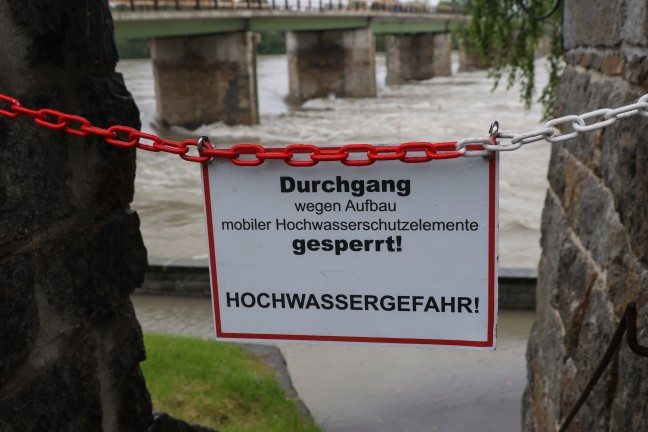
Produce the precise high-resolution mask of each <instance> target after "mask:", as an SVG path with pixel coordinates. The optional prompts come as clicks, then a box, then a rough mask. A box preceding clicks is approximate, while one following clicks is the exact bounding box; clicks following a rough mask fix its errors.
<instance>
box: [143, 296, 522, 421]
mask: <svg viewBox="0 0 648 432" xmlns="http://www.w3.org/2000/svg"><path fill="white" fill-rule="evenodd" d="M132 299H133V303H134V304H135V309H136V311H137V316H138V319H139V320H140V322H141V323H142V327H143V329H144V330H145V331H158V332H167V333H174V334H183V335H191V336H197V337H211V336H212V334H213V325H212V317H211V302H210V300H208V299H196V298H178V297H153V296H133V297H132ZM533 316H534V313H533V312H513V311H502V312H500V316H499V325H498V341H497V343H498V348H497V350H496V351H466V350H459V349H445V348H444V349H432V348H412V347H389V346H358V345H335V344H330V345H329V344H324V345H322V344H301V343H294V344H293V343H291V344H278V346H279V348H280V349H281V352H282V353H283V355H284V357H285V359H286V361H287V363H288V372H289V373H290V376H291V377H292V380H293V384H294V386H295V388H296V389H297V392H298V393H299V396H300V397H301V399H302V400H303V401H304V402H305V403H306V405H307V406H308V408H309V409H310V411H311V413H312V414H313V416H314V418H315V420H316V422H317V423H318V424H320V425H322V426H323V428H324V430H326V431H329V432H347V431H349V432H350V431H354V432H363V431H372V432H382V431H385V432H387V431H389V432H397V431H407V432H417V431H421V432H423V431H425V432H430V431H443V432H446V431H448V432H452V431H475V430H479V431H480V432H491V431H492V432H495V431H497V432H502V431H506V432H508V431H518V430H520V404H521V402H520V400H521V396H522V391H523V389H524V385H525V381H526V363H525V351H526V339H527V337H528V334H529V332H530V329H531V324H532V320H533Z"/></svg>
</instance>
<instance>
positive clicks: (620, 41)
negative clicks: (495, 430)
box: [523, 0, 648, 431]
mask: <svg viewBox="0 0 648 432" xmlns="http://www.w3.org/2000/svg"><path fill="white" fill-rule="evenodd" d="M563 38H564V47H565V60H566V70H565V72H564V75H563V77H562V79H561V81H560V84H559V89H558V100H557V103H556V106H555V114H556V115H558V116H560V115H566V114H581V113H585V112H589V111H592V110H594V109H598V108H602V107H609V108H616V107H618V106H621V105H626V104H628V103H632V102H635V101H636V100H637V99H638V98H639V97H640V96H642V95H643V94H646V93H648V6H647V4H646V2H645V0H623V1H617V2H610V1H606V0H595V1H592V0H566V1H565V4H564V23H563ZM647 137H648V118H645V117H640V116H635V117H632V118H629V119H623V120H619V121H618V122H617V123H616V124H613V125H611V126H609V127H607V128H605V129H604V130H600V131H596V132H590V133H586V134H583V135H581V136H580V137H579V138H578V139H574V140H571V141H567V142H566V143H563V144H554V145H553V147H552V156H551V162H550V168H549V183H550V187H549V190H548V192H547V196H546V201H545V208H544V211H543V216H542V240H541V243H542V250H543V252H542V257H541V261H540V265H539V271H538V292H537V321H536V323H535V325H534V328H533V330H532V333H531V337H530V339H529V346H528V351H527V364H528V384H527V388H526V391H525V394H524V398H523V430H525V431H554V430H557V429H558V426H559V425H560V423H561V421H562V420H563V419H564V417H565V416H566V415H567V414H568V413H569V410H570V409H571V407H572V406H573V405H574V403H575V402H576V400H577V399H578V397H579V396H580V393H581V391H582V389H583V388H584V387H585V386H586V383H587V381H588V380H589V378H590V376H591V374H592V373H593V371H594V369H595V368H596V366H597V364H598V362H599V360H600V358H601V356H602V354H603V352H604V351H605V349H606V347H607V345H608V343H609V342H610V339H611V337H612V334H613V333H614V330H615V328H616V326H617V323H618V322H619V319H620V317H621V316H622V314H623V312H624V310H625V307H626V305H627V304H628V303H629V302H631V301H635V302H637V304H638V308H639V318H638V328H639V339H640V342H641V343H642V344H643V345H648V305H647V303H648V138H647ZM647 394H648V359H646V358H643V357H638V356H637V355H635V354H633V353H632V352H631V351H630V350H629V348H628V347H627V345H626V344H625V343H624V344H623V347H622V348H621V349H620V351H619V352H618V353H617V354H616V355H615V356H614V358H613V361H612V362H611V364H610V366H609V367H608V370H607V371H606V372H605V374H604V375H603V376H602V378H601V379H600V381H599V383H598V385H597V386H596V387H595V388H594V391H593V392H592V393H591V394H590V396H589V398H588V399H587V402H586V403H585V405H584V406H583V407H582V408H581V410H580V412H579V414H578V416H577V417H576V420H575V421H574V422H573V423H572V427H571V428H570V431H604V430H615V431H638V430H648V404H646V395H647Z"/></svg>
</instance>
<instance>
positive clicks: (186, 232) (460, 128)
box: [118, 54, 550, 267]
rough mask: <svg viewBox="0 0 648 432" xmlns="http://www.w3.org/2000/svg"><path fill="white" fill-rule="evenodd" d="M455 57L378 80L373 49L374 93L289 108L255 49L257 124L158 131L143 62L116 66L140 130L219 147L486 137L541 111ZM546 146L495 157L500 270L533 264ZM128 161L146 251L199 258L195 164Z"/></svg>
mask: <svg viewBox="0 0 648 432" xmlns="http://www.w3.org/2000/svg"><path fill="white" fill-rule="evenodd" d="M454 60H455V62H454V68H453V72H454V73H453V76H452V77H441V78H433V79H430V80H426V81H421V82H417V83H414V84H409V85H403V86H385V85H384V82H385V74H386V71H385V59H384V56H382V55H380V54H379V55H378V57H377V62H376V63H377V82H378V97H376V98H367V99H335V98H326V99H317V100H312V101H309V102H307V103H306V104H305V105H304V106H302V107H301V108H298V109H297V108H290V107H288V106H287V105H286V104H285V103H284V97H285V96H286V95H287V94H288V70H287V68H288V63H287V59H286V56H283V55H278V56H260V57H259V58H258V63H257V67H258V88H259V109H260V112H261V124H260V125H258V126H235V127H228V126H225V125H223V124H219V123H216V124H210V125H204V126H202V127H200V128H199V129H197V130H194V131H189V130H185V129H183V128H179V127H172V128H170V129H166V128H163V127H161V126H160V125H159V124H158V122H157V121H156V120H155V112H156V106H155V90H154V83H153V72H152V66H151V62H150V60H124V61H121V62H120V63H119V65H118V70H119V71H120V72H121V73H123V75H124V79H125V81H126V85H127V87H128V89H129V90H130V91H131V93H132V94H133V96H134V98H135V101H136V102H137V105H138V107H139V109H140V111H141V119H142V130H143V131H144V132H149V133H154V134H157V135H161V136H164V137H165V138H170V139H177V140H182V139H187V138H192V137H197V136H199V135H209V136H210V138H211V140H212V142H213V143H218V144H234V143H239V142H255V143H260V144H262V145H274V144H281V145H285V144H292V143H311V144H316V145H332V144H333V145H336V144H348V143H399V142H405V141H432V142H441V141H456V140H459V139H461V138H466V137H475V136H486V135H487V132H488V128H489V126H490V124H491V123H492V121H493V120H498V121H499V123H500V128H501V130H505V131H512V132H524V131H528V130H531V129H535V128H537V127H538V126H539V124H540V118H541V113H540V108H539V107H538V106H535V107H534V108H533V109H532V110H531V111H525V110H524V108H523V106H522V103H521V102H520V100H519V96H518V91H517V89H516V88H514V89H511V90H508V91H506V90H504V89H502V88H500V89H498V90H496V91H495V92H491V89H492V86H493V82H492V80H491V79H489V78H488V77H487V73H486V72H485V71H480V72H469V73H457V63H456V56H455V58H454ZM536 75H537V76H538V86H539V88H541V87H542V86H543V85H544V83H545V81H546V76H547V73H546V67H545V63H544V61H543V60H538V61H537V62H536ZM549 153H550V148H549V144H548V143H546V142H544V141H541V142H539V143H534V144H531V145H528V146H525V147H523V148H522V149H520V150H517V151H514V152H508V153H504V154H502V156H501V165H500V243H499V245H500V266H501V267H536V265H537V263H538V259H539V256H540V246H539V229H540V214H541V210H542V205H543V203H544V195H545V191H546V187H547V182H546V172H547V164H548V160H549ZM137 158H138V159H137V160H138V164H137V178H136V182H135V200H134V202H133V208H134V209H135V210H137V212H138V213H139V215H140V218H141V220H142V225H141V229H142V233H143V236H144V242H145V244H146V247H147V249H148V252H149V255H150V256H164V257H177V258H205V257H206V256H207V242H206V239H205V226H204V217H203V201H202V186H201V180H200V172H199V167H198V166H197V164H193V163H188V162H184V161H183V160H181V159H180V158H179V157H177V156H174V155H171V154H154V153H148V152H138V154H137ZM431 163H434V162H431Z"/></svg>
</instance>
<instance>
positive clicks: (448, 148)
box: [0, 93, 648, 167]
mask: <svg viewBox="0 0 648 432" xmlns="http://www.w3.org/2000/svg"><path fill="white" fill-rule="evenodd" d="M635 115H640V116H642V117H648V94H646V95H643V96H642V97H641V98H639V100H638V101H637V102H636V103H633V104H629V105H626V106H622V107H619V108H615V109H610V108H601V109H597V110H594V111H591V112H588V113H585V114H580V115H567V116H564V117H559V118H555V119H552V120H549V121H547V122H546V123H545V124H544V125H543V126H542V127H541V128H539V129H535V130H531V131H528V132H523V133H512V132H499V131H495V132H494V133H492V134H491V136H490V137H478V138H464V139H461V140H459V141H457V142H442V143H430V142H407V143H402V144H398V145H372V144H347V145H342V146H339V147H326V148H322V147H318V146H315V145H313V144H291V145H288V146H285V147H277V148H272V147H269V148H268V147H263V146H261V145H260V144H252V143H241V144H235V145H233V146H232V147H230V148H215V147H214V146H213V145H212V144H210V143H209V141H208V140H204V141H202V140H201V141H200V146H199V145H198V143H199V140H194V139H188V140H184V141H181V142H178V141H172V140H165V139H162V138H160V137H158V136H155V135H152V134H147V133H144V132H140V131H138V130H137V129H134V128H131V127H128V126H119V125H115V126H110V127H108V129H103V128H100V127H96V126H93V125H92V123H90V121H88V120H87V119H85V118H83V117H80V116H77V115H72V114H66V113H63V112H60V111H57V110H53V109H49V108H42V109H40V110H33V109H30V108H26V107H23V106H22V104H21V103H20V101H18V100H17V99H15V98H13V97H11V96H8V95H4V94H2V93H0V117H5V118H8V119H15V118H18V117H21V116H23V117H30V118H32V119H33V120H34V121H35V122H36V123H37V124H39V125H41V126H43V127H46V128H48V129H55V130H59V131H63V132H66V133H68V134H71V135H76V136H81V137H87V136H90V135H94V136H97V137H99V138H103V139H104V140H105V141H106V142H107V143H108V144H111V145H114V146H117V147H125V148H132V147H137V148H139V149H141V150H146V151H151V152H165V153H171V154H176V155H179V156H180V157H181V158H182V159H184V160H186V161H190V162H197V163H207V162H209V161H210V160H211V159H213V158H224V159H229V160H230V161H231V162H232V163H233V164H235V165H240V166H257V165H261V164H262V163H263V162H265V161H266V160H268V159H280V160H283V161H284V162H285V163H286V164H288V165H290V166H295V167H309V166H313V165H317V164H318V163H319V162H341V163H342V164H344V165H348V166H366V165H371V164H373V163H374V162H376V161H385V160H399V161H401V162H405V163H423V162H430V161H432V160H436V159H451V158H457V157H486V158H487V157H490V156H491V155H492V154H493V152H496V151H513V150H517V149H519V148H521V147H522V146H524V145H526V144H530V143H533V142H537V141H540V140H545V141H548V142H550V143H559V142H564V141H567V140H570V139H574V138H576V137H577V136H578V135H580V134H581V133H584V132H591V131H595V130H598V129H603V128H605V127H607V126H610V125H611V124H613V123H615V122H616V121H617V120H619V119H625V118H629V117H632V116H635ZM592 119H593V120H594V121H593V122H592V123H590V124H588V121H589V120H592ZM560 126H566V127H569V126H571V129H572V131H571V132H562V131H561V129H560ZM500 140H510V143H503V142H500ZM192 147H196V150H195V151H194V150H191V148H192ZM190 153H191V154H190Z"/></svg>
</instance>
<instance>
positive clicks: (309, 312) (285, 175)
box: [203, 155, 498, 349]
mask: <svg viewBox="0 0 648 432" xmlns="http://www.w3.org/2000/svg"><path fill="white" fill-rule="evenodd" d="M497 177H498V163H497V155H494V156H493V157H492V158H491V159H490V160H486V159H484V158H479V157H478V158H466V157H463V158H457V159H448V160H435V161H432V162H429V163H417V164H411V163H409V164H408V163H403V162H400V161H378V162H376V163H374V164H373V165H370V166H364V167H349V166H345V165H343V164H341V163H338V162H321V163H319V164H318V165H316V166H313V167H291V166H288V165H286V164H285V163H284V162H282V161H279V160H267V161H265V163H264V164H263V165H260V166H256V167H241V166H236V165H234V164H232V163H231V162H229V161H228V160H222V159H221V160H214V161H213V162H212V163H211V164H210V165H209V167H204V168H203V186H204V192H205V213H206V220H207V230H208V237H209V255H210V272H211V282H212V300H213V306H214V321H215V329H216V337H217V338H218V339H241V340H243V339H245V340H247V339H255V340H291V341H328V342H356V343H381V344H414V345H437V346H458V347H468V348H474V349H493V348H494V347H495V327H496V315H497V229H498V225H497Z"/></svg>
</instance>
